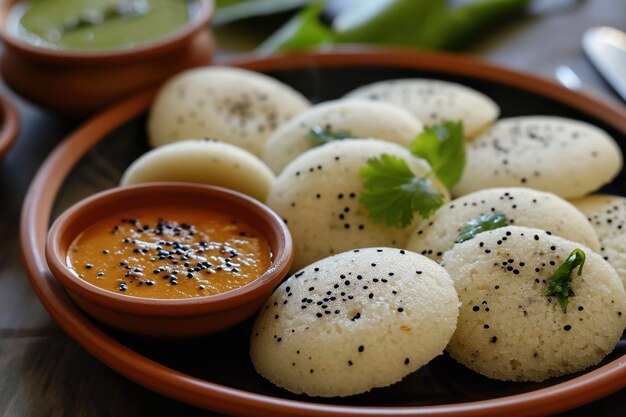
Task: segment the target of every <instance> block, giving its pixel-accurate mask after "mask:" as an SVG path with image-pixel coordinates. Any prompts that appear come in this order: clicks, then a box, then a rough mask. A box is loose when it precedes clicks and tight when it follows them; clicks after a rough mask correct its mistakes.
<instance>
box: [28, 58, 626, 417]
mask: <svg viewBox="0 0 626 417" xmlns="http://www.w3.org/2000/svg"><path fill="white" fill-rule="evenodd" d="M228 64H230V65H235V66H239V67H243V68H248V69H251V70H257V71H274V70H286V69H295V68H303V67H305V68H307V67H349V66H375V67H397V68H414V69H421V70H431V71H437V72H441V73H447V74H456V75H463V76H468V77H472V78H478V79H485V80H490V81H494V82H497V83H502V84H507V85H509V86H513V87H517V88H521V89H524V90H529V91H532V92H534V93H536V94H539V95H543V96H545V97H549V98H551V99H554V100H556V101H560V102H562V103H565V104H567V105H570V106H572V107H575V108H577V109H578V110H580V111H583V112H585V113H587V114H590V115H592V116H594V117H595V118H597V119H599V120H602V121H604V122H606V123H608V124H610V125H612V126H613V127H614V128H616V129H618V130H620V131H621V132H623V133H624V135H626V111H624V110H623V109H621V108H620V107H618V106H617V105H614V104H611V103H608V102H603V101H599V100H598V99H596V98H592V97H590V96H585V95H583V94H580V93H576V92H572V91H569V90H567V89H565V88H563V87H560V86H558V85H556V84H554V83H552V82H550V81H548V80H546V79H543V78H540V77H536V76H531V75H528V74H525V73H521V72H518V71H513V70H509V69H504V68H500V67H497V66H495V65H492V64H488V63H486V62H483V61H480V60H477V59H475V58H471V57H464V56H459V55H448V54H442V53H432V52H414V51H407V50H390V49H370V50H362V49H357V50H352V51H341V50H340V51H336V52H324V53H301V54H292V55H287V56H273V57H268V58H258V59H255V58H247V59H238V60H236V61H234V60H233V61H231V62H228ZM154 94H155V91H147V92H144V93H141V94H139V95H137V96H135V97H132V98H130V99H128V100H126V101H124V102H122V103H120V104H118V105H116V106H114V107H112V108H110V109H109V110H106V111H104V112H102V113H100V114H99V115H97V116H95V117H93V118H92V119H90V120H89V121H88V122H86V123H85V124H84V125H83V126H81V127H80V128H78V129H77V130H76V131H74V132H73V133H72V134H71V135H70V136H68V137H67V138H66V139H65V140H64V141H63V142H62V143H61V144H60V145H59V146H58V147H57V148H56V149H55V150H54V151H53V152H52V153H51V154H50V155H49V156H48V158H47V159H46V161H45V162H44V163H43V165H42V166H41V168H40V169H39V171H38V173H37V175H36V176H35V178H34V180H33V182H32V183H31V185H30V187H29V190H28V193H27V195H26V199H25V201H24V205H23V208H22V216H21V225H20V237H21V248H22V256H23V259H24V264H25V268H26V271H27V273H28V275H29V279H30V282H31V285H32V286H33V289H34V290H35V292H36V294H37V296H38V297H39V299H40V300H41V302H42V304H43V305H44V306H45V308H46V309H47V310H48V312H49V313H50V315H51V316H52V317H53V319H54V320H55V321H56V322H57V323H58V324H59V326H60V327H61V328H62V329H63V330H64V331H65V332H66V333H67V334H68V335H69V336H70V337H72V338H74V339H75V340H76V341H77V342H78V343H80V344H81V345H82V346H83V347H84V348H85V349H86V350H87V351H89V352H90V353H91V354H92V355H94V356H95V357H96V358H98V359H99V360H100V361H102V362H104V363H105V364H106V365H108V366H109V367H111V368H112V369H114V370H115V371H117V372H119V373H120V374H122V375H124V376H126V377H127V378H129V379H131V380H133V381H135V382H136V383H138V384H140V385H143V386H145V387H147V388H149V389H151V390H154V391H156V392H159V393H161V394H163V395H166V396H169V397H172V398H175V399H177V400H180V401H183V402H186V403H189V404H192V405H196V406H199V407H202V408H205V409H209V410H213V411H216V412H222V413H229V414H233V415H241V416H255V415H259V414H260V413H264V414H267V413H271V414H272V415H275V416H289V415H294V414H297V415H301V416H322V415H324V416H347V415H352V416H354V415H387V416H425V415H428V416H448V417H449V416H466V417H470V416H487V417H488V416H501V415H503V414H504V413H514V415H516V416H545V415H548V414H551V413H556V412H560V411H564V410H567V409H571V408H574V407H577V406H580V405H582V404H586V403H588V402H590V401H593V400H595V399H598V398H600V397H602V396H605V395H608V394H610V393H612V392H614V391H617V390H619V389H620V388H623V387H624V386H626V355H624V356H622V357H620V358H617V359H615V360H614V361H612V362H610V363H608V364H606V365H604V366H602V367H600V368H598V369H596V370H594V371H591V372H589V373H586V374H584V375H582V376H579V377H576V378H574V379H571V380H569V381H567V382H564V383H560V384H557V385H553V386H551V387H547V388H543V389H539V390H535V391H530V392H528V393H523V394H518V395H513V396H506V397H499V398H495V399H490V400H483V401H476V402H468V403H455V404H448V405H436V406H411V407H364V406H337V405H329V404H318V403H309V402H305V401H296V400H287V399H283V398H276V397H271V396H267V395H262V394H255V393H251V392H247V391H243V390H239V389H235V388H230V387H226V386H222V385H218V384H215V383H212V382H209V381H205V380H202V379H199V378H195V377H192V376H189V375H186V374H183V373H181V372H178V371H175V370H173V369H170V368H167V367H165V366H163V365H161V364H159V363H157V362H154V361H152V360H150V359H148V358H146V357H144V356H142V355H140V354H139V353H137V352H135V351H133V350H131V349H130V348H128V347H126V346H125V345H123V344H121V343H120V342H118V341H116V340H115V339H113V338H112V337H110V336H109V335H108V334H107V333H106V332H105V331H104V330H102V329H101V328H100V327H99V326H98V325H97V324H96V323H94V322H92V321H91V320H90V319H88V318H87V317H86V316H85V315H84V314H83V313H82V312H81V311H80V310H79V309H78V308H77V307H76V306H75V305H74V304H73V303H72V302H71V301H70V299H69V297H68V296H67V294H66V293H65V291H64V289H63V287H62V286H61V285H60V284H59V283H58V282H57V281H56V280H55V278H54V277H53V276H52V274H51V272H50V269H49V268H48V265H47V264H46V261H45V255H44V245H45V240H46V234H47V231H48V227H49V220H50V215H51V210H52V207H53V203H54V200H55V198H56V194H57V192H58V190H59V188H60V186H61V184H62V182H63V181H64V179H65V178H66V176H67V174H68V173H69V171H70V170H71V168H72V167H73V166H74V165H75V164H76V162H77V161H78V160H79V159H80V158H81V157H82V156H83V155H84V154H85V153H86V152H87V151H89V150H90V149H91V148H92V147H93V146H94V145H95V144H96V143H97V142H98V141H99V140H100V139H102V138H103V137H104V136H105V135H106V134H108V133H109V132H111V131H113V130H114V129H115V128H117V127H118V126H119V125H120V124H123V123H125V122H127V121H129V120H131V119H132V118H134V117H136V116H138V115H139V114H141V113H142V112H144V111H145V110H146V109H147V108H148V106H149V104H150V102H151V100H152V98H153V97H154Z"/></svg>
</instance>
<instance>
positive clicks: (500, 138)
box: [453, 116, 622, 198]
mask: <svg viewBox="0 0 626 417" xmlns="http://www.w3.org/2000/svg"><path fill="white" fill-rule="evenodd" d="M466 156H467V163H466V164H465V170H464V172H463V176H462V177H461V181H460V182H459V183H458V184H457V185H456V187H455V188H454V189H453V194H454V195H464V194H468V193H471V192H473V191H478V190H481V189H484V188H492V187H506V186H522V187H531V188H536V189H538V190H542V191H549V192H551V193H554V194H556V195H558V196H560V197H563V198H576V197H582V196H584V195H586V194H589V193H591V192H593V191H595V190H597V189H598V188H600V187H601V186H603V185H604V184H606V183H608V182H610V181H611V180H612V179H613V178H615V176H616V175H617V173H618V172H619V171H620V170H621V169H622V153H621V151H620V149H619V147H618V146H617V144H616V143H615V141H614V140H613V138H611V137H610V136H609V135H608V134H607V133H606V132H604V131H603V130H601V129H599V128H597V127H595V126H592V125H590V124H588V123H584V122H580V121H578V120H571V119H566V118H562V117H553V116H525V117H514V118H509V119H501V120H500V121H498V122H497V123H496V124H495V125H494V126H493V127H492V128H490V129H489V130H488V131H487V132H485V133H484V134H482V135H481V136H480V137H478V138H476V139H475V140H474V141H473V142H471V143H469V144H468V145H467V149H466Z"/></svg>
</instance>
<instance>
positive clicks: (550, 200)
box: [406, 187, 600, 261]
mask: <svg viewBox="0 0 626 417" xmlns="http://www.w3.org/2000/svg"><path fill="white" fill-rule="evenodd" d="M488 213H502V214H504V215H505V216H506V224H507V225H515V226H525V227H533V228H536V229H542V230H548V231H550V232H552V233H553V234H555V235H557V236H561V237H563V238H565V239H569V240H571V241H574V242H580V243H582V244H583V245H585V246H587V247H589V248H591V249H593V250H595V251H597V250H600V243H599V242H598V237H597V236H596V233H595V231H594V230H593V227H591V225H590V224H589V222H588V221H587V219H586V218H585V216H584V215H583V214H582V213H581V212H580V211H578V210H577V209H576V208H575V207H574V206H573V205H571V204H570V203H568V202H567V201H565V200H563V199H562V198H560V197H558V196H556V195H554V194H552V193H545V192H542V191H537V190H533V189H530V188H521V187H508V188H488V189H486V190H481V191H476V192H474V193H471V194H468V195H466V196H463V197H460V198H457V199H455V200H452V201H450V202H449V203H447V204H446V205H444V206H442V207H441V208H440V209H439V210H437V212H436V213H435V214H434V215H433V216H432V217H431V218H430V219H428V220H423V221H421V222H420V224H419V226H418V227H417V229H416V230H415V231H414V232H413V234H412V235H411V238H410V239H409V242H408V243H407V245H406V248H407V249H409V250H412V251H414V252H417V253H421V254H422V255H426V256H428V257H429V258H431V259H433V260H435V261H440V260H441V257H442V255H443V253H444V252H446V251H447V250H449V249H450V248H452V246H454V242H455V240H456V239H457V237H458V236H459V233H460V232H461V230H462V229H463V227H464V226H465V225H466V224H467V222H468V221H471V220H474V219H478V218H480V217H481V216H483V215H485V214H488Z"/></svg>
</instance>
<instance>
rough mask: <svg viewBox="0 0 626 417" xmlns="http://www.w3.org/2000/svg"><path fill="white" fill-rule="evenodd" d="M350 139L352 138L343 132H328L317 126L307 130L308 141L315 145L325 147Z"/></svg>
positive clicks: (325, 128)
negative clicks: (328, 144)
mask: <svg viewBox="0 0 626 417" xmlns="http://www.w3.org/2000/svg"><path fill="white" fill-rule="evenodd" d="M352 137H354V136H353V135H352V134H351V133H350V132H346V131H345V130H330V129H329V128H327V127H321V126H318V125H315V126H313V127H312V128H311V129H310V130H309V139H311V140H312V141H313V143H315V145H325V144H327V143H329V142H333V141H335V140H343V139H348V138H352Z"/></svg>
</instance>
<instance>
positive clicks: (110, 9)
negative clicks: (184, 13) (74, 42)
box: [61, 0, 150, 32]
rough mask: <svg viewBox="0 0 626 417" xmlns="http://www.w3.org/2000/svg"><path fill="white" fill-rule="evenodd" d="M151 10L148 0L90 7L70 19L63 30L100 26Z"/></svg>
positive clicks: (141, 14)
mask: <svg viewBox="0 0 626 417" xmlns="http://www.w3.org/2000/svg"><path fill="white" fill-rule="evenodd" d="M149 11H150V3H148V1H147V0H120V1H118V2H117V3H114V4H110V5H108V6H106V7H105V8H103V9H97V8H94V9H88V10H85V11H84V12H83V13H81V14H79V15H78V16H73V17H71V18H70V19H68V20H67V21H66V22H65V24H64V25H63V27H62V28H61V31H62V32H72V31H75V30H81V29H85V28H89V27H94V26H99V25H102V24H105V23H110V22H112V21H115V20H123V19H130V18H133V17H139V16H143V15H145V14H147V13H148V12H149Z"/></svg>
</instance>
